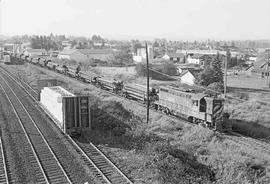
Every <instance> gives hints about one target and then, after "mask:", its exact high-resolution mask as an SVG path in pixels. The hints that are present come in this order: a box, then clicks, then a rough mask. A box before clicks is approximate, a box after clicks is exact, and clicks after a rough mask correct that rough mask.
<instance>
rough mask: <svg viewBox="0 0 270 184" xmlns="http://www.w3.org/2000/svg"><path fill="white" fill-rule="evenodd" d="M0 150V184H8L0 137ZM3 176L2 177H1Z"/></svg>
mask: <svg viewBox="0 0 270 184" xmlns="http://www.w3.org/2000/svg"><path fill="white" fill-rule="evenodd" d="M0 149H1V155H0V165H1V167H0V169H1V170H0V183H6V184H9V181H8V175H7V173H8V172H7V166H6V159H5V154H4V146H3V143H2V138H1V137H0ZM3 175H4V176H3Z"/></svg>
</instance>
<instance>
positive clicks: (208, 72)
mask: <svg viewBox="0 0 270 184" xmlns="http://www.w3.org/2000/svg"><path fill="white" fill-rule="evenodd" d="M213 73H214V70H213V68H212V67H210V66H207V67H206V68H205V69H204V70H203V71H202V72H200V73H199V76H198V78H196V80H195V83H196V84H199V85H202V86H208V85H209V84H211V83H213V82H215V79H214V75H213Z"/></svg>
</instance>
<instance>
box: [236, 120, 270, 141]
mask: <svg viewBox="0 0 270 184" xmlns="http://www.w3.org/2000/svg"><path fill="white" fill-rule="evenodd" d="M231 121H232V128H233V131H235V132H238V133H241V134H243V135H245V136H249V137H253V138H257V139H258V138H259V139H263V138H269V137H270V128H269V127H265V126H263V125H260V124H258V123H257V122H250V121H244V120H239V119H232V120H231Z"/></svg>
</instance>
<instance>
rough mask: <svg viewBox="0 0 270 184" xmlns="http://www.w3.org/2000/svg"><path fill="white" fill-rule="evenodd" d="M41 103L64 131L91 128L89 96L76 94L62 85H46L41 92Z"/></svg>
mask: <svg viewBox="0 0 270 184" xmlns="http://www.w3.org/2000/svg"><path fill="white" fill-rule="evenodd" d="M40 103H41V105H42V106H43V107H45V108H46V111H48V113H49V114H50V115H52V116H53V117H54V119H56V120H57V125H58V126H59V127H60V129H61V130H62V131H63V132H64V133H68V134H73V133H81V131H82V130H88V129H91V113H90V100H89V97H88V96H76V95H74V94H72V93H70V92H69V91H67V90H65V89H64V88H62V87H60V86H53V87H44V88H43V89H42V90H41V92H40Z"/></svg>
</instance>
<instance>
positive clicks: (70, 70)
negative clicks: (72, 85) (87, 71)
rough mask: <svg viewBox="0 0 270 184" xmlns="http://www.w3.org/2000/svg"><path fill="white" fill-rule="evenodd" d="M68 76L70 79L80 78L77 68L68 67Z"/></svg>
mask: <svg viewBox="0 0 270 184" xmlns="http://www.w3.org/2000/svg"><path fill="white" fill-rule="evenodd" d="M67 75H69V76H70V77H74V78H76V77H79V73H77V70H76V69H75V68H72V67H68V70H67Z"/></svg>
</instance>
